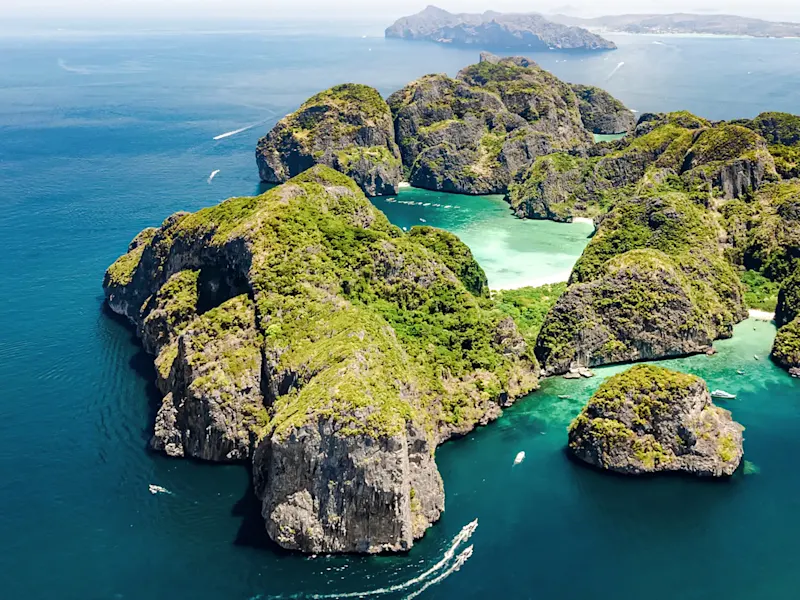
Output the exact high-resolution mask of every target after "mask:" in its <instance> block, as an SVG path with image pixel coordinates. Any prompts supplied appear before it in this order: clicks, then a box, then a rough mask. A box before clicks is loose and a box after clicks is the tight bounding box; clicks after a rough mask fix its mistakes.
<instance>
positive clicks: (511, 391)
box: [104, 166, 538, 552]
mask: <svg viewBox="0 0 800 600" xmlns="http://www.w3.org/2000/svg"><path fill="white" fill-rule="evenodd" d="M104 289H105V293H106V299H107V302H108V305H109V306H110V307H111V309H112V310H114V311H115V312H117V313H119V314H121V315H124V316H126V317H128V318H129V319H130V320H131V322H132V323H133V324H134V325H135V326H136V327H137V331H138V333H139V335H141V336H142V340H143V344H144V346H145V348H146V349H147V350H148V352H151V353H153V354H154V355H155V356H156V358H155V361H156V366H157V371H158V382H157V383H158V387H159V389H160V390H161V392H162V394H163V395H164V398H163V402H162V406H161V408H160V410H159V412H158V417H157V420H156V425H155V432H154V436H153V440H152V442H151V444H152V446H153V447H154V448H156V449H159V450H163V451H165V452H166V453H167V454H170V455H172V456H187V457H189V456H190V457H196V458H201V459H204V460H211V461H241V460H251V461H252V463H253V472H254V477H255V484H256V490H257V493H258V495H259V497H260V498H261V500H262V503H263V514H264V518H265V523H266V528H267V531H268V533H269V534H270V536H271V537H272V538H273V539H274V540H275V541H276V542H278V543H279V544H281V545H282V546H284V547H286V548H290V549H296V550H301V551H307V552H380V551H400V550H407V549H408V548H410V547H411V545H412V544H413V542H414V540H415V539H417V538H419V537H420V536H421V535H422V534H423V533H424V531H425V530H426V529H427V527H428V526H429V525H430V524H431V523H432V522H434V521H435V520H436V519H438V517H439V514H440V513H441V511H442V510H443V507H444V494H443V489H442V482H441V478H440V477H439V474H438V471H437V469H436V464H435V461H434V449H435V447H436V445H437V444H438V443H440V442H442V441H444V440H445V439H447V438H448V437H450V436H452V435H454V434H460V433H465V432H468V431H470V430H471V429H472V428H474V427H475V426H476V425H477V424H479V423H486V422H488V421H489V420H492V419H494V418H496V417H497V416H499V414H500V413H501V407H502V406H505V405H507V404H508V403H510V402H512V401H513V400H514V398H517V397H519V396H520V395H523V394H525V393H527V392H529V391H530V390H532V389H534V388H535V387H536V385H537V371H538V369H537V365H536V362H535V359H534V358H533V355H532V351H531V349H530V348H528V346H527V345H526V343H525V341H524V339H522V336H521V335H520V333H519V331H518V330H517V329H516V326H515V325H514V323H513V321H512V320H511V319H509V318H507V317H505V316H504V315H503V314H502V313H500V312H499V311H497V310H495V309H494V307H493V305H492V304H491V301H490V300H489V299H488V298H487V297H486V296H487V294H486V290H485V275H484V274H483V273H482V271H481V270H480V267H478V266H477V264H475V262H474V260H473V259H472V256H471V254H470V253H469V250H468V249H467V248H466V247H465V246H464V245H463V244H462V243H461V242H459V241H458V239H457V238H455V236H451V235H450V234H446V233H444V232H437V231H435V230H431V229H429V228H424V229H421V230H415V231H413V232H412V233H410V234H408V235H405V234H403V232H402V231H400V230H399V229H397V228H396V227H394V226H392V225H391V224H389V222H388V221H387V220H386V218H385V217H384V215H383V214H382V213H380V212H379V211H377V209H375V208H374V207H373V206H372V205H371V204H370V203H369V201H368V200H367V199H366V198H365V196H364V195H363V194H362V193H361V191H360V190H359V189H358V187H357V185H356V184H355V182H354V181H352V180H351V179H349V178H347V177H345V176H343V175H341V174H340V173H337V172H336V171H333V170H331V169H330V168H328V167H322V166H316V167H313V168H312V169H310V170H309V171H307V172H305V173H304V174H303V175H301V176H299V177H296V178H294V179H292V180H291V181H289V182H288V183H286V184H284V185H282V186H279V187H276V188H274V189H272V190H270V191H269V192H267V193H266V194H264V195H262V196H259V197H256V198H233V199H230V200H227V201H225V202H223V203H222V204H220V205H218V206H216V207H213V208H208V209H204V210H201V211H199V212H197V213H194V214H186V213H181V214H177V215H174V216H173V217H170V218H169V219H167V220H166V221H165V222H164V223H163V224H162V226H161V227H160V228H158V229H150V230H147V231H146V232H143V233H142V234H140V236H138V237H137V239H136V240H134V243H133V244H132V245H131V247H130V250H129V252H128V253H127V254H125V255H124V256H122V257H121V258H120V259H119V260H118V261H117V262H115V263H114V265H112V266H111V267H110V268H109V270H108V272H107V273H106V277H105V280H104ZM443 314H446V315H447V318H442V315H443Z"/></svg>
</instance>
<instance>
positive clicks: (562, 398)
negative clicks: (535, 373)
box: [558, 394, 572, 400]
mask: <svg viewBox="0 0 800 600" xmlns="http://www.w3.org/2000/svg"><path fill="white" fill-rule="evenodd" d="M558 398H559V399H560V400H569V399H570V398H572V396H567V395H566V394H561V395H560V396H559V397H558Z"/></svg>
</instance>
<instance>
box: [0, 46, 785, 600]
mask: <svg viewBox="0 0 800 600" xmlns="http://www.w3.org/2000/svg"><path fill="white" fill-rule="evenodd" d="M358 33H359V34H360V31H359V32H358ZM668 42H669V43H670V44H673V45H674V46H675V47H673V48H671V49H667V50H664V49H663V48H661V47H660V46H657V45H653V44H652V43H651V40H650V39H647V40H644V41H642V40H641V39H637V38H632V39H629V40H628V41H624V42H622V41H621V42H620V43H621V45H622V47H621V49H620V51H619V54H615V55H613V56H612V55H608V58H607V59H606V58H604V57H603V56H589V57H580V56H570V57H566V58H564V57H561V56H560V55H555V54H545V55H540V56H537V57H535V58H536V60H538V61H539V62H541V63H542V64H543V65H545V66H547V67H548V68H551V69H552V70H553V71H554V72H556V73H557V74H559V75H562V76H564V77H566V78H568V79H571V80H573V81H580V82H584V83H600V84H603V83H604V80H606V79H607V77H608V74H609V73H610V72H611V70H612V68H613V67H614V66H615V65H616V64H617V63H618V62H621V61H624V62H625V63H626V64H625V66H624V67H623V68H621V69H619V70H618V71H617V72H616V74H615V75H614V76H613V78H611V80H610V81H607V87H609V89H611V91H612V92H614V93H617V94H619V95H620V97H621V98H622V99H623V100H625V101H627V102H629V103H630V104H631V105H632V106H633V107H634V108H638V109H640V110H661V109H679V108H689V109H692V110H695V111H697V112H700V113H701V114H703V115H704V116H708V117H711V118H726V117H731V116H750V115H753V114H755V113H757V112H759V111H761V110H766V109H792V108H795V109H796V107H797V105H798V97H797V92H798V90H799V89H800V61H797V60H796V58H797V56H796V54H797V52H798V50H800V42H796V41H794V40H782V41H773V40H726V41H724V42H722V43H721V44H718V43H717V42H718V40H711V41H709V40H692V39H690V40H683V41H682V40H671V39H670V40H668ZM370 48H371V49H372V50H371V51H370ZM656 53H658V54H656ZM475 54H476V53H475V52H472V51H466V50H457V49H452V48H441V47H436V46H430V45H427V44H419V45H413V44H412V45H408V44H403V43H402V42H386V41H383V40H377V39H366V40H363V39H361V38H360V35H359V37H358V38H348V37H345V36H342V37H337V38H321V37H309V36H307V35H306V36H304V37H297V36H295V37H292V36H286V35H277V34H274V35H271V36H268V35H263V34H261V35H255V34H248V35H158V36H152V35H145V34H140V35H135V36H127V35H114V36H101V37H97V36H92V35H69V36H51V37H49V36H39V37H36V38H33V39H27V38H25V37H24V36H16V37H13V38H0V182H2V184H0V200H2V211H0V232H1V233H2V235H0V274H2V277H0V286H2V287H0V291H2V295H1V296H0V297H2V302H0V331H2V334H1V335H0V382H2V383H0V540H2V542H0V597H3V598H14V599H18V598H19V599H39V598H42V599H45V598H47V599H49V598H65V599H76V600H85V599H121V598H130V599H137V600H138V599H140V598H148V599H150V600H159V599H162V598H163V599H170V600H172V599H174V598H195V599H197V600H216V599H219V598H226V599H241V600H245V599H247V598H251V597H254V596H257V595H263V596H265V597H269V596H270V595H277V594H287V595H288V594H295V593H305V594H314V593H330V594H334V595H336V594H339V593H340V592H342V591H348V590H349V591H360V590H376V589H386V588H387V587H389V586H392V585H395V586H396V585H403V584H404V582H407V581H409V580H411V579H414V578H415V577H418V576H419V575H420V574H422V573H424V572H426V571H429V570H430V569H431V568H432V567H434V566H435V565H436V564H437V563H438V562H439V561H440V560H441V557H442V556H443V555H444V554H445V552H446V550H447V549H448V548H450V547H451V544H452V540H453V538H454V537H455V536H456V535H457V534H458V533H459V532H460V531H462V528H464V527H465V526H466V525H468V524H469V523H470V522H472V521H473V520H474V519H476V518H477V519H478V520H479V524H478V528H477V530H476V532H475V533H474V535H472V536H471V537H470V539H469V540H468V541H467V542H464V543H463V544H461V545H460V546H458V548H457V549H456V553H455V554H454V555H453V559H452V560H451V561H449V562H447V563H446V564H445V565H443V566H442V568H441V569H439V570H436V571H435V572H434V573H433V574H431V575H429V576H428V577H427V578H426V580H425V581H424V582H418V583H415V584H414V585H411V586H407V587H403V588H401V589H399V590H396V591H395V592H393V593H392V595H391V596H389V595H388V594H385V595H386V596H387V597H407V596H410V595H411V594H413V593H415V592H416V591H418V590H419V589H421V588H422V587H423V586H424V585H426V582H430V581H433V580H435V579H436V578H437V577H438V576H439V575H441V574H444V573H446V572H447V570H448V569H449V568H450V566H452V565H453V564H454V563H453V561H454V560H455V557H456V556H457V555H459V554H460V553H461V552H463V551H464V550H465V549H466V548H467V547H468V545H469V544H474V554H473V555H472V556H471V557H470V558H468V559H467V560H466V563H465V564H464V566H463V568H462V569H461V570H460V571H459V572H455V573H453V574H452V575H451V576H449V577H448V578H446V579H445V580H443V581H442V582H440V583H439V584H438V585H434V586H433V587H430V588H428V589H427V590H426V591H425V592H424V593H423V596H422V597H424V598H479V597H480V598H484V597H487V596H495V595H501V596H502V597H504V598H512V599H517V598H537V599H539V598H547V599H553V600H563V599H571V598H585V597H587V596H589V595H591V596H593V597H594V596H598V595H599V596H601V597H612V596H613V597H614V598H619V599H622V600H628V599H631V600H633V599H636V598H640V597H642V595H645V594H646V595H647V597H648V598H650V599H651V600H661V599H664V600H667V599H669V600H674V598H690V599H692V598H697V599H700V598H702V599H706V598H709V597H725V598H727V599H731V600H744V599H746V598H747V599H749V598H753V597H763V598H770V599H783V598H786V599H790V598H791V599H794V598H795V597H796V589H797V584H798V578H797V576H796V575H795V573H796V571H795V564H796V563H797V561H798V559H800V550H798V548H797V544H796V539H797V538H798V537H800V525H798V521H797V519H796V518H795V515H796V514H797V509H798V500H797V498H798V497H800V480H799V478H798V476H797V473H796V471H797V470H796V468H795V465H794V457H795V456H797V454H798V451H800V443H798V435H797V431H798V429H800V394H798V392H800V389H799V388H798V382H795V381H792V380H791V379H790V378H789V377H788V376H786V374H785V373H783V372H781V371H779V370H777V369H776V368H775V367H774V366H773V365H772V364H771V363H770V362H769V361H768V360H766V356H767V353H768V351H769V345H770V343H771V337H772V335H773V331H772V330H771V328H770V327H771V326H769V325H767V324H757V323H756V324H754V323H751V322H747V323H745V324H743V325H740V326H739V327H738V328H737V336H736V338H735V339H734V340H731V341H726V342H720V343H719V344H718V347H719V348H720V349H721V351H720V354H719V355H717V356H715V357H712V358H707V357H705V356H702V357H696V358H692V359H687V360H685V361H678V362H676V363H674V364H676V365H678V366H679V367H680V368H684V369H687V370H691V371H693V372H696V373H698V374H700V375H702V376H704V377H707V378H708V379H709V384H710V385H711V386H712V387H720V388H722V389H726V390H728V391H731V392H735V393H738V394H739V399H738V400H736V401H735V402H731V403H729V406H730V408H731V410H733V412H734V416H735V418H737V419H738V420H740V421H741V422H742V423H743V424H745V425H746V426H747V432H746V438H747V439H746V442H745V444H746V453H747V458H748V459H749V460H752V461H753V462H754V463H755V464H756V465H757V466H758V467H759V468H760V471H761V472H760V474H758V475H753V476H748V477H744V476H741V477H736V478H734V479H733V480H732V481H730V482H727V483H721V484H714V483H710V482H700V481H691V480H684V479H675V478H667V479H652V480H636V481H633V480H626V479H621V478H617V477H608V476H604V475H603V474H599V473H596V472H594V471H590V470H588V469H584V468H581V467H580V465H576V464H574V463H572V462H570V461H569V460H567V458H566V456H565V455H564V453H563V446H564V441H565V427H566V425H567V423H568V422H569V420H570V419H571V418H572V416H574V414H576V412H577V411H578V410H579V408H580V404H581V402H582V401H583V400H585V399H586V398H588V396H589V394H590V392H591V390H592V389H593V387H594V386H596V385H597V384H598V383H599V381H598V380H597V379H595V380H591V381H580V382H573V383H570V382H565V381H563V380H553V381H547V382H545V383H544V384H543V387H542V390H541V391H540V392H538V393H536V394H534V395H532V396H531V397H530V398H528V399H525V400H523V401H520V402H519V404H518V405H517V406H516V407H514V408H512V409H511V410H509V411H508V412H507V414H506V416H505V417H504V418H503V419H501V420H500V421H499V422H497V423H495V424H494V425H492V426H491V427H487V428H484V429H482V430H480V431H476V432H475V433H474V434H473V435H471V436H469V437H468V438H466V439H463V440H460V441H457V442H453V443H450V444H447V445H445V446H444V447H443V448H441V449H440V451H439V453H438V463H439V465H440V468H441V470H442V474H443V476H444V481H445V488H446V491H447V512H446V513H445V515H444V517H443V519H442V521H441V522H440V523H439V524H437V525H436V526H435V527H433V528H432V529H431V530H430V532H429V534H428V535H427V536H426V538H425V539H424V540H423V541H422V542H421V543H420V544H419V545H418V546H417V547H415V548H414V550H413V551H412V552H411V553H410V554H409V555H408V556H400V557H372V558H358V557H344V558H342V557H338V558H317V559H310V558H305V557H300V556H294V555H290V554H286V553H283V552H280V551H279V550H277V549H276V548H275V546H274V545H272V544H270V543H269V542H268V540H266V539H265V535H264V534H263V529H262V525H261V523H260V521H259V516H258V507H257V506H255V503H254V501H253V500H252V495H251V493H250V491H249V490H248V476H247V473H246V472H245V470H244V469H242V468H239V467H220V466H211V465H203V464H198V463H193V462H189V461H171V460H167V459H166V458H163V457H161V456H158V455H154V454H152V453H149V452H148V451H147V450H146V442H147V438H148V437H149V434H150V428H151V426H152V404H151V403H150V402H151V401H152V396H150V395H148V392H152V384H151V382H152V378H153V373H152V367H151V360H150V358H148V357H145V356H143V355H142V354H141V352H140V350H139V347H138V345H137V344H136V342H135V340H133V339H132V336H131V333H130V331H129V330H128V329H127V328H125V327H124V326H123V325H121V324H120V323H118V322H117V321H115V320H113V319H111V318H109V317H108V316H107V315H105V314H104V313H103V312H102V310H101V306H102V292H101V289H100V282H101V279H102V274H103V271H104V269H105V268H106V267H107V266H108V264H109V263H110V262H111V261H113V260H114V258H116V256H117V255H118V254H120V253H121V252H122V251H123V250H124V248H125V246H126V245H127V243H128V242H129V240H130V239H131V238H132V237H133V236H134V235H135V234H136V233H137V232H138V231H139V230H140V229H142V228H143V227H146V226H150V225H154V224H158V223H159V222H160V221H161V220H162V219H163V218H164V217H166V216H167V215H169V214H170V213H172V212H174V211H176V210H196V209H198V208H200V207H202V206H207V205H210V204H213V203H216V202H218V201H219V200H220V199H222V198H225V197H228V196H232V195H245V194H252V193H256V192H257V191H259V190H260V189H261V188H260V186H259V184H258V182H257V173H256V169H255V161H254V159H253V148H254V146H255V142H256V140H257V138H258V137H259V135H261V134H262V133H263V132H264V131H265V130H266V128H267V127H269V126H270V125H271V124H272V123H273V122H274V121H275V120H276V119H277V118H279V117H280V116H281V115H283V114H285V113H286V112H288V111H289V110H291V109H293V108H294V107H296V106H297V105H298V104H299V102H301V101H302V100H303V99H304V98H306V97H307V96H309V95H310V94H312V93H314V92H316V91H318V90H319V89H321V88H324V87H326V86H328V85H331V84H333V83H339V82H341V81H343V80H348V79H349V80H356V81H364V82H367V83H372V84H374V85H377V86H378V87H379V88H380V89H381V91H382V92H384V93H388V92H391V91H393V90H394V89H397V88H398V87H400V86H401V85H402V84H404V83H405V82H407V81H408V80H410V79H412V78H414V77H417V76H419V75H421V74H423V73H425V72H429V71H446V72H449V73H454V72H455V71H457V70H458V68H460V67H462V66H464V65H465V64H467V63H469V62H471V61H472V60H474V59H475ZM609 61H610V62H611V63H612V64H609ZM748 70H751V71H752V75H751V76H749V77H745V74H746V72H747V71H748ZM254 123H262V124H261V125H259V126H258V127H254V128H252V129H248V130H246V131H242V132H241V133H239V134H236V135H231V136H229V137H225V138H221V139H219V140H217V141H215V140H214V139H213V138H214V137H217V136H219V135H221V134H224V133H227V132H231V131H235V130H237V129H241V128H243V127H246V126H248V125H252V124H254ZM217 169H219V170H220V172H219V173H218V174H217V175H216V177H214V179H213V181H212V183H211V184H209V183H208V178H209V175H210V174H211V173H212V172H213V171H215V170H217ZM435 196H436V195H435V194H430V193H427V192H420V191H416V190H404V191H403V192H402V193H401V194H400V195H399V196H398V198H400V199H405V198H409V199H411V198H414V199H415V202H418V201H422V199H424V200H425V201H424V202H423V205H424V204H425V203H426V202H428V201H430V202H431V205H432V204H434V203H439V204H444V205H447V204H449V205H458V206H459V208H458V209H443V210H442V209H439V208H437V207H432V206H431V207H425V206H421V207H420V206H419V205H417V204H415V205H414V206H411V205H407V204H397V203H389V202H387V201H386V200H377V201H376V204H377V205H378V206H379V207H380V208H381V209H383V210H385V211H386V212H387V214H389V215H390V217H391V218H392V220H393V221H394V222H396V223H397V224H399V225H400V226H406V227H410V226H412V225H415V224H419V223H421V221H419V219H421V218H422V219H425V220H426V221H427V223H428V224H431V225H440V226H443V227H447V228H449V229H451V230H453V231H456V232H457V233H458V234H459V235H461V236H462V237H463V238H464V239H465V240H466V241H467V242H468V243H469V245H470V246H471V248H472V249H473V251H474V253H475V255H476V256H477V257H478V258H479V260H480V261H481V262H482V264H483V265H484V267H485V268H486V271H487V273H488V275H489V279H490V283H491V285H492V286H493V287H507V286H512V285H518V284H523V283H536V282H538V281H540V280H544V279H550V278H553V279H563V278H564V275H565V274H566V272H567V271H568V269H569V265H570V263H571V261H573V260H574V258H575V257H576V256H577V255H578V253H579V252H580V249H581V246H582V244H584V243H585V241H586V238H585V235H586V233H587V231H588V228H587V227H586V226H581V225H569V226H567V225H556V224H552V223H523V222H520V221H516V220H514V219H513V217H512V216H511V214H510V211H509V210H508V209H507V207H505V205H504V204H503V203H502V201H501V200H499V199H497V198H494V199H478V198H466V197H463V196H451V197H447V198H446V199H445V198H442V199H441V200H438V201H436V200H434V199H433V198H434V197H435ZM582 227H583V229H582ZM753 327H755V330H754V329H753ZM754 354H758V355H759V356H761V357H762V360H760V361H755V360H754V359H753V355H754ZM740 368H741V369H745V370H746V375H745V376H738V375H736V374H735V373H736V370H737V369H740ZM605 372H606V371H603V373H605ZM565 394H567V395H571V396H572V400H560V399H559V398H558V396H559V395H565ZM521 450H524V451H526V453H527V458H526V460H525V461H524V462H523V463H522V464H521V465H519V466H517V467H514V468H512V462H513V460H514V457H515V456H516V454H517V453H518V452H519V451H521ZM151 484H153V485H159V486H163V487H164V488H166V489H167V490H169V491H171V492H172V494H171V495H169V494H157V495H153V494H151V493H150V491H149V489H148V486H149V485H151ZM381 595H384V594H376V595H375V596H381Z"/></svg>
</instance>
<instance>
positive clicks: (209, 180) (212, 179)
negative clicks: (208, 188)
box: [208, 169, 219, 184]
mask: <svg viewBox="0 0 800 600" xmlns="http://www.w3.org/2000/svg"><path fill="white" fill-rule="evenodd" d="M218 174H219V169H217V170H216V171H211V175H209V176H208V183H209V184H210V183H211V182H212V181H214V177H216V176H217V175H218Z"/></svg>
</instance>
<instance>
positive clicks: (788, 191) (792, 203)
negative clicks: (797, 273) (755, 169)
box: [726, 179, 800, 282]
mask: <svg viewBox="0 0 800 600" xmlns="http://www.w3.org/2000/svg"><path fill="white" fill-rule="evenodd" d="M727 208H728V211H726V212H728V213H729V221H730V222H731V225H732V226H734V225H739V226H741V227H744V231H743V232H739V233H740V235H738V236H735V240H736V243H737V245H738V246H739V248H740V249H741V251H742V257H743V264H744V266H745V267H747V268H748V269H751V270H755V271H759V272H760V273H762V274H763V275H764V276H765V277H767V278H768V279H770V280H772V281H777V282H781V281H783V280H784V279H786V278H787V277H789V276H790V275H791V274H792V272H793V270H794V268H795V265H796V264H800V180H796V179H794V180H789V181H781V182H779V183H773V184H769V185H766V186H763V187H762V188H761V189H760V190H759V191H758V193H757V194H756V195H755V196H754V198H753V199H752V201H751V202H748V203H745V204H741V205H739V204H735V203H731V205H730V207H727ZM734 216H735V217H737V218H738V220H737V221H735V220H734V219H733V218H730V217H734ZM735 233H736V232H734V234H735Z"/></svg>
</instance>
